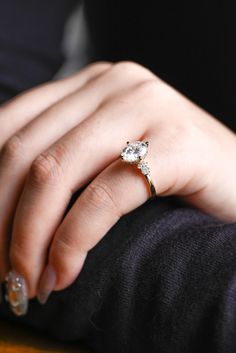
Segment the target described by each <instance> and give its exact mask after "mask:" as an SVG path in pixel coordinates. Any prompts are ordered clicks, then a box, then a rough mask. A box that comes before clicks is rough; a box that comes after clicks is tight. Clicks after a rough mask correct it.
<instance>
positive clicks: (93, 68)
mask: <svg viewBox="0 0 236 353" xmlns="http://www.w3.org/2000/svg"><path fill="white" fill-rule="evenodd" d="M112 66H113V64H112V63H111V62H109V61H97V62H95V63H92V64H90V65H89V70H91V71H92V72H93V71H94V72H95V73H96V72H97V70H98V69H109V68H111V67H112Z"/></svg>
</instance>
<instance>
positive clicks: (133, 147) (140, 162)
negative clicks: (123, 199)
mask: <svg viewBox="0 0 236 353" xmlns="http://www.w3.org/2000/svg"><path fill="white" fill-rule="evenodd" d="M148 144H149V143H148V141H146V142H144V141H134V142H127V146H126V147H125V148H123V150H122V152H121V154H120V157H121V160H122V161H124V162H126V163H129V164H135V165H137V167H138V169H140V171H141V172H142V174H143V175H144V176H145V178H146V180H147V182H148V184H149V187H150V198H151V199H153V198H154V197H155V196H156V195H157V193H156V189H155V186H154V184H153V181H152V179H151V176H150V168H149V165H148V163H147V162H145V161H144V159H145V157H146V155H147V153H148Z"/></svg>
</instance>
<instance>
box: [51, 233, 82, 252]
mask: <svg viewBox="0 0 236 353" xmlns="http://www.w3.org/2000/svg"><path fill="white" fill-rule="evenodd" d="M77 248H78V244H76V241H75V239H73V237H71V235H70V234H69V233H68V232H63V233H61V234H60V235H57V236H56V237H55V239H54V242H53V247H52V256H53V257H58V256H59V257H61V255H62V254H64V255H65V254H67V253H71V252H74V251H75V250H76V249H77Z"/></svg>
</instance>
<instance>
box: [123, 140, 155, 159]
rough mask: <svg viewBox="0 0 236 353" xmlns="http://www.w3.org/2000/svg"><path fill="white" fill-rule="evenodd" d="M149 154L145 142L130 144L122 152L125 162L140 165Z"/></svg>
mask: <svg viewBox="0 0 236 353" xmlns="http://www.w3.org/2000/svg"><path fill="white" fill-rule="evenodd" d="M147 152H148V145H147V143H146V142H143V141H135V142H129V143H128V145H127V146H126V147H125V148H124V149H123V150H122V152H121V157H122V159H123V160H124V161H125V162H128V163H138V162H139V161H140V160H141V159H142V158H144V157H145V156H146V154H147Z"/></svg>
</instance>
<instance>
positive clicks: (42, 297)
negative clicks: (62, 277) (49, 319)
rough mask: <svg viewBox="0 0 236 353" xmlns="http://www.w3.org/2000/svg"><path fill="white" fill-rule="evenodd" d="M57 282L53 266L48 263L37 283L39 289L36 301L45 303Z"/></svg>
mask: <svg viewBox="0 0 236 353" xmlns="http://www.w3.org/2000/svg"><path fill="white" fill-rule="evenodd" d="M56 283H57V274H56V271H55V270H54V268H53V267H52V266H51V265H48V266H47V267H46V269H45V270H44V272H43V274H42V277H41V280H40V283H39V290H38V295H37V298H38V301H39V302H40V304H45V303H46V301H47V300H48V298H49V296H50V294H51V293H52V291H53V290H54V288H55V287H56Z"/></svg>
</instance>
